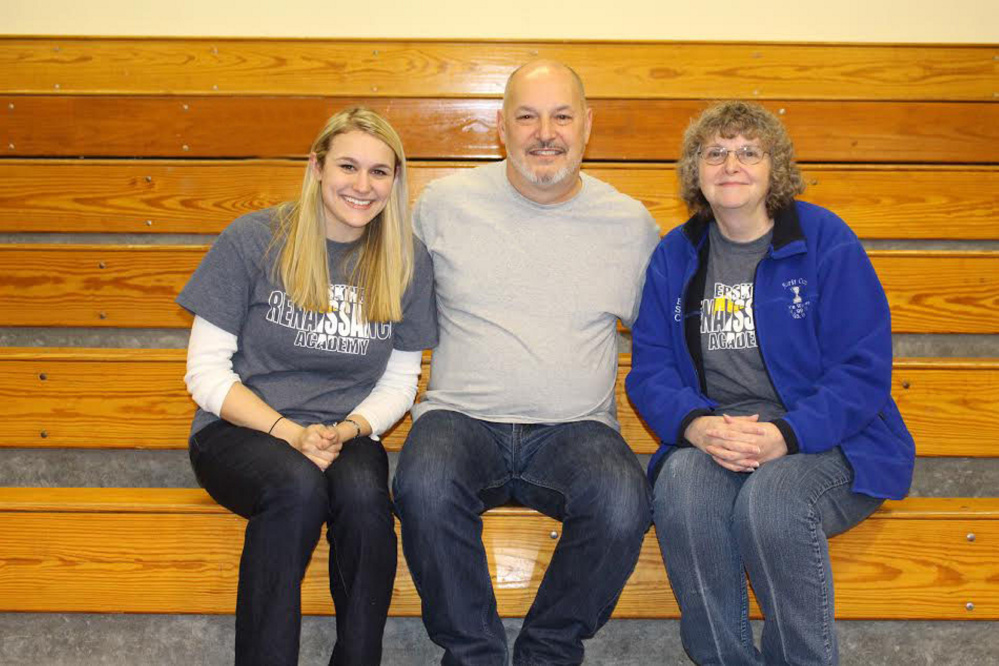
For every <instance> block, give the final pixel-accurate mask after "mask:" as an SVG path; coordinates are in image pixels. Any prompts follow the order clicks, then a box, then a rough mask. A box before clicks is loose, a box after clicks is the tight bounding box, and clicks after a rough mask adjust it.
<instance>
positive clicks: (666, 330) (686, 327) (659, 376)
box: [626, 202, 915, 499]
mask: <svg viewBox="0 0 999 666" xmlns="http://www.w3.org/2000/svg"><path fill="white" fill-rule="evenodd" d="M710 221H711V220H710V217H703V216H700V217H698V216H695V217H693V218H691V219H690V220H689V221H688V222H687V223H686V224H684V225H683V226H682V227H679V228H677V229H674V230H673V231H671V232H670V233H669V234H667V235H666V237H665V238H663V240H662V241H661V242H660V243H659V246H658V247H657V248H656V250H655V252H654V253H653V255H652V260H651V263H650V264H649V268H648V272H647V273H646V279H645V288H644V293H643V295H642V304H641V310H640V311H639V315H638V319H637V321H636V322H635V324H634V326H633V328H632V370H631V372H630V373H629V374H628V378H627V381H626V387H627V390H628V395H629V397H630V398H631V400H632V402H633V403H634V404H635V407H636V408H637V409H638V411H639V413H640V414H641V415H642V417H643V418H644V419H645V421H646V423H648V425H649V426H650V427H651V428H652V429H653V430H654V431H655V432H656V434H657V435H658V436H659V438H660V440H661V442H662V444H661V446H660V447H659V450H658V451H657V452H656V454H655V455H654V456H653V458H652V461H651V462H650V464H649V470H650V473H651V472H652V471H653V470H656V469H658V463H659V461H660V460H661V459H662V456H663V455H665V453H666V451H667V450H668V449H669V447H671V446H685V445H689V443H688V442H686V441H685V440H684V438H683V433H684V431H685V430H686V427H687V425H688V424H689V423H690V422H691V421H692V420H693V419H694V418H696V417H698V416H701V415H703V414H710V413H712V411H713V409H714V407H715V406H716V405H715V404H714V403H713V401H712V400H711V399H709V398H708V397H707V396H706V395H705V390H704V380H703V376H704V372H703V364H702V362H701V351H700V337H699V336H698V334H697V332H698V330H699V327H700V316H701V313H700V309H699V308H700V299H701V297H702V295H703V287H704V279H705V278H704V274H705V266H704V263H705V261H706V258H707V256H708V255H707V245H708V234H707V229H708V224H709V223H710ZM753 310H754V312H753V316H754V319H755V322H756V335H757V342H758V344H759V347H760V352H761V354H762V357H763V363H764V366H765V367H766V369H767V372H768V374H769V375H770V380H771V382H772V383H773V385H774V388H775V389H776V392H777V395H778V396H779V397H780V399H781V401H782V402H783V404H784V407H785V409H786V414H785V415H784V416H783V417H782V418H781V419H778V420H776V421H774V424H775V425H776V426H777V427H778V428H779V429H780V430H781V433H782V434H783V435H784V440H785V441H786V442H787V445H788V451H789V453H791V454H808V453H819V452H821V451H826V450H828V449H830V448H832V447H834V446H837V445H838V446H840V447H841V449H842V451H843V453H844V454H845V455H846V458H847V460H849V462H850V465H851V466H852V467H853V471H854V481H853V486H852V489H853V490H854V491H855V492H859V493H864V494H867V495H872V496H874V497H885V498H891V499H901V498H902V497H904V496H905V494H906V493H907V492H908V490H909V485H910V484H911V482H912V467H913V462H914V459H915V446H914V444H913V441H912V436H911V435H910V434H909V431H908V430H907V429H906V427H905V423H903V421H902V417H901V414H899V411H898V407H897V406H896V405H895V402H894V400H892V398H891V394H890V392H891V370H892V351H891V321H890V315H889V311H888V301H887V299H886V298H885V294H884V290H883V289H882V287H881V283H880V281H879V280H878V277H877V275H876V274H875V272H874V267H873V266H872V265H871V262H870V259H868V257H867V253H866V252H865V251H864V248H863V246H862V245H861V244H860V241H859V240H858V239H857V237H856V235H855V234H854V233H853V232H852V231H851V230H850V228H849V227H848V226H847V225H846V224H845V223H844V222H843V221H842V220H841V219H840V218H839V217H837V216H836V215H835V214H833V213H832V212H830V211H828V210H826V209H824V208H821V207H819V206H815V205H812V204H808V203H803V202H794V203H793V204H792V205H790V206H788V207H787V208H785V209H783V210H781V211H779V212H778V214H777V215H776V216H775V218H774V231H773V240H772V243H771V246H770V248H769V250H768V252H767V255H766V256H765V257H764V258H763V259H762V260H761V261H760V263H759V265H758V266H757V268H756V277H755V280H754V287H753Z"/></svg>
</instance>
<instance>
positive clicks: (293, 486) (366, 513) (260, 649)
mask: <svg viewBox="0 0 999 666" xmlns="http://www.w3.org/2000/svg"><path fill="white" fill-rule="evenodd" d="M190 454H191V464H192V465H193V466H194V472H195V475H196V476H197V477H198V482H199V483H200V484H201V485H202V487H204V489H205V490H207V491H208V493H209V494H210V495H211V496H212V497H213V498H214V499H215V501H216V502H218V503H219V504H221V505H222V506H224V507H225V508H227V509H229V510H230V511H232V512H233V513H237V514H239V515H241V516H243V517H244V518H247V519H249V522H248V523H247V524H246V538H245V540H244V542H243V557H242V559H241V560H240V562H239V588H238V593H237V597H236V664H238V665H240V666H242V665H244V664H266V665H267V666H275V665H277V664H297V663H298V643H299V632H300V625H301V617H302V603H301V588H302V577H303V576H304V575H305V568H306V567H307V566H308V564H309V560H310V559H311V557H312V551H313V550H314V549H315V547H316V544H317V543H318V541H319V534H320V530H321V529H322V526H323V523H328V524H329V528H328V530H327V533H326V537H327V539H328V541H329V542H330V561H329V569H330V592H331V593H332V595H333V602H334V605H335V606H336V633H337V640H336V647H335V648H334V650H333V656H332V658H331V659H330V663H331V664H336V665H338V666H339V665H341V664H359V665H364V666H367V665H368V664H377V663H379V661H380V660H381V651H382V633H383V631H384V629H385V618H386V615H387V614H388V607H389V602H390V601H391V599H392V584H393V582H394V580H395V569H396V553H397V548H398V546H397V544H396V538H395V524H394V523H395V521H394V519H393V518H392V502H391V500H390V499H389V494H388V456H386V455H385V450H384V449H383V448H382V446H381V444H379V443H378V442H374V441H372V440H370V439H368V438H367V437H359V438H357V439H353V440H351V441H349V442H347V443H346V444H344V446H343V450H342V451H341V452H340V456H339V457H338V458H337V459H336V460H335V461H334V462H333V464H332V465H330V466H329V467H327V468H326V472H325V473H324V472H323V471H321V470H320V469H319V468H318V467H317V466H316V464H315V463H313V462H312V461H311V460H309V459H308V458H306V457H305V456H304V455H302V454H301V453H299V452H298V451H296V450H294V449H293V448H291V447H290V446H288V444H287V443H285V442H284V441H282V440H280V439H277V438H276V437H272V436H270V435H267V434H265V433H262V432H258V431H256V430H250V429H248V428H240V427H237V426H234V425H232V424H231V423H228V422H226V421H216V422H215V423H211V424H209V425H207V426H205V427H204V428H202V429H201V430H200V431H198V432H197V433H196V434H195V435H194V436H192V437H191V441H190Z"/></svg>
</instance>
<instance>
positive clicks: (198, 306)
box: [177, 220, 258, 335]
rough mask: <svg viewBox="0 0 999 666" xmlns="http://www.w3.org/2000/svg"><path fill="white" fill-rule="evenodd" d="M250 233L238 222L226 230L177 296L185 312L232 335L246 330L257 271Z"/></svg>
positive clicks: (246, 227)
mask: <svg viewBox="0 0 999 666" xmlns="http://www.w3.org/2000/svg"><path fill="white" fill-rule="evenodd" d="M250 231H251V229H250V228H248V225H245V224H241V223H240V221H239V220H237V221H236V222H234V223H233V224H231V225H229V226H228V227H226V229H225V230H224V231H223V232H222V234H220V235H219V237H218V238H217V239H216V240H215V243H213V244H212V247H211V249H210V250H208V254H206V255H205V258H204V259H202V260H201V264H200V265H199V266H198V268H197V270H195V271H194V275H192V276H191V279H190V280H188V282H187V284H186V285H185V286H184V289H183V290H181V292H180V295H178V296H177V303H178V304H179V305H180V306H181V307H183V308H184V309H185V310H188V311H190V312H192V313H194V314H196V315H198V316H199V317H201V318H202V319H204V320H206V321H208V322H210V323H212V324H214V325H215V326H218V327H219V328H221V329H222V330H224V331H226V332H228V333H232V334H233V335H239V334H240V331H241V329H242V327H243V321H244V319H245V318H246V312H247V308H248V307H249V303H250V293H251V290H252V288H253V280H254V275H255V274H256V273H257V271H258V268H257V266H256V265H255V263H254V261H253V259H252V258H251V256H250V255H251V254H253V253H252V252H249V251H248V250H249V249H250V248H251V247H252V246H253V245H255V244H254V243H253V242H252V240H253V239H252V238H249V237H248V236H250V235H251V234H250V233H248V232H250Z"/></svg>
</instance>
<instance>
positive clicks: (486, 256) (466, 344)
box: [413, 162, 659, 428]
mask: <svg viewBox="0 0 999 666" xmlns="http://www.w3.org/2000/svg"><path fill="white" fill-rule="evenodd" d="M582 181H583V184H582V189H581V190H580V192H579V193H578V194H577V195H576V196H575V197H573V198H572V199H571V200H569V201H566V202H563V203H560V204H554V205H547V206H546V205H541V204H537V203H535V202H533V201H530V200H529V199H527V198H525V197H524V196H522V195H521V194H520V193H519V192H517V190H516V189H514V187H513V186H512V185H511V184H510V183H509V181H508V180H507V176H506V163H505V162H497V163H495V164H489V165H486V166H482V167H478V168H476V169H469V170H467V171H463V172H460V173H458V174H455V175H452V176H449V177H447V178H443V179H440V180H437V181H434V182H433V183H431V184H430V185H429V186H428V187H427V188H426V189H425V190H424V191H423V194H422V196H421V197H420V200H419V202H418V203H417V205H416V207H415V210H414V213H413V225H414V229H415V231H416V235H417V236H418V237H420V238H421V239H422V240H423V241H424V242H425V243H426V245H427V249H428V250H429V251H430V254H431V256H432V257H433V264H434V277H435V281H436V289H437V304H438V319H439V321H440V343H439V344H438V346H437V348H436V349H435V350H434V356H433V364H432V367H431V372H430V386H429V390H428V391H427V394H426V398H425V399H424V400H423V401H422V402H421V403H419V404H418V405H416V407H414V408H413V416H414V417H419V416H420V415H421V414H423V413H425V412H427V411H428V410H431V409H450V410H454V411H458V412H462V413H464V414H467V415H469V416H472V417H474V418H478V419H483V420H487V421H498V422H503V423H562V422H569V421H580V420H595V421H600V422H602V423H605V424H607V425H609V426H610V427H612V428H616V427H617V418H616V414H615V405H614V386H615V381H616V379H617V358H618V348H617V320H618V319H619V318H620V319H621V320H623V321H624V322H625V323H626V324H630V323H631V321H633V319H634V317H635V314H636V312H637V309H638V301H639V298H640V295H641V289H642V283H643V279H644V275H645V267H646V264H647V263H648V260H649V257H650V256H651V254H652V250H653V249H654V248H655V246H656V244H657V243H658V241H659V233H658V228H657V227H656V224H655V222H654V220H653V219H652V216H651V215H650V214H649V212H648V211H647V210H646V209H645V207H644V206H642V204H641V203H640V202H638V201H636V200H634V199H632V198H631V197H628V196H625V195H624V194H621V193H620V192H618V191H617V190H616V189H614V188H613V187H611V186H610V185H608V184H606V183H603V182H601V181H599V180H597V179H595V178H592V177H590V176H587V175H586V174H583V176H582Z"/></svg>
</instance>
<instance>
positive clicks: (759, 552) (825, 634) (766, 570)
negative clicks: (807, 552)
mask: <svg viewBox="0 0 999 666" xmlns="http://www.w3.org/2000/svg"><path fill="white" fill-rule="evenodd" d="M849 481H850V480H849V478H842V477H838V478H833V479H829V483H828V484H827V485H826V486H825V487H824V488H822V489H821V490H819V491H817V492H816V493H815V494H814V495H813V496H812V497H809V498H808V506H809V511H808V514H809V533H810V535H811V546H812V553H813V555H814V556H815V561H814V563H815V564H816V565H817V566H816V567H815V568H816V569H818V571H819V575H818V579H819V581H820V583H821V585H822V593H821V594H822V617H823V621H822V639H823V644H824V646H825V652H826V655H825V657H826V659H825V661H826V663H829V658H830V657H831V655H830V654H829V652H830V641H829V622H828V619H829V618H828V615H829V598H828V595H827V589H828V586H827V584H826V583H827V581H826V580H825V576H824V573H825V572H824V571H823V570H822V556H821V553H820V552H819V540H818V536H817V534H816V530H817V529H818V523H819V521H818V519H817V516H816V515H815V505H816V504H817V503H818V501H819V499H821V498H822V496H823V495H825V494H826V493H828V492H829V491H830V490H833V489H834V488H838V487H840V486H843V485H845V484H846V483H849ZM754 490H755V489H754ZM749 519H750V521H752V522H753V524H752V529H751V530H750V531H751V533H752V535H753V545H754V546H755V548H756V559H757V560H758V561H759V562H760V565H761V566H762V567H763V574H764V576H766V578H767V588H768V594H769V595H770V604H771V605H770V607H771V608H774V609H776V608H779V605H778V604H777V599H776V598H775V597H774V594H775V591H774V585H773V583H772V582H771V581H773V575H772V574H771V573H770V566H769V565H770V562H769V560H768V559H767V558H765V557H763V552H764V549H763V547H762V546H761V545H760V542H759V530H758V529H757V525H756V522H755V521H756V515H755V514H752V513H751V514H750V516H749ZM776 615H777V617H774V618H765V620H766V621H767V622H770V621H773V622H776V623H777V629H778V635H779V636H780V639H781V642H780V648H781V653H782V656H783V659H784V662H785V663H790V662H789V661H788V657H787V653H788V650H787V645H786V643H785V638H786V633H785V631H784V628H783V617H782V615H781V614H780V613H777V614H776Z"/></svg>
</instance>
